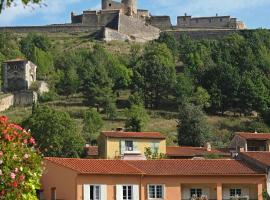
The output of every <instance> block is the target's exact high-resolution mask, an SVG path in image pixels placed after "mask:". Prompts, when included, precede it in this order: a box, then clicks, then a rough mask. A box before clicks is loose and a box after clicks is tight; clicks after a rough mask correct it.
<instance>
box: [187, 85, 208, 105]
mask: <svg viewBox="0 0 270 200" xmlns="http://www.w3.org/2000/svg"><path fill="white" fill-rule="evenodd" d="M191 101H192V102H193V103H194V104H195V105H197V106H201V107H202V108H208V107H210V95H209V94H208V92H207V90H205V89H204V88H203V87H197V89H196V91H195V93H194V95H193V97H192V100H191Z"/></svg>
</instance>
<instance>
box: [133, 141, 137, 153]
mask: <svg viewBox="0 0 270 200" xmlns="http://www.w3.org/2000/svg"><path fill="white" fill-rule="evenodd" d="M133 150H134V151H138V142H136V141H133Z"/></svg>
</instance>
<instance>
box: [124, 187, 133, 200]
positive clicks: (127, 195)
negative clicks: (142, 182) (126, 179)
mask: <svg viewBox="0 0 270 200" xmlns="http://www.w3.org/2000/svg"><path fill="white" fill-rule="evenodd" d="M123 200H132V186H131V185H123Z"/></svg>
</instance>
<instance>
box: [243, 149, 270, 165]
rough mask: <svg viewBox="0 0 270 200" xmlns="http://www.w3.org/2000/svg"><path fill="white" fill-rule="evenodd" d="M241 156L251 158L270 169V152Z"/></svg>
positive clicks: (249, 153)
mask: <svg viewBox="0 0 270 200" xmlns="http://www.w3.org/2000/svg"><path fill="white" fill-rule="evenodd" d="M240 154H242V155H244V156H247V157H249V158H251V159H252V160H253V161H255V162H259V163H261V164H262V165H264V166H266V167H270V152H267V151H264V152H262V151H260V152H241V153H240Z"/></svg>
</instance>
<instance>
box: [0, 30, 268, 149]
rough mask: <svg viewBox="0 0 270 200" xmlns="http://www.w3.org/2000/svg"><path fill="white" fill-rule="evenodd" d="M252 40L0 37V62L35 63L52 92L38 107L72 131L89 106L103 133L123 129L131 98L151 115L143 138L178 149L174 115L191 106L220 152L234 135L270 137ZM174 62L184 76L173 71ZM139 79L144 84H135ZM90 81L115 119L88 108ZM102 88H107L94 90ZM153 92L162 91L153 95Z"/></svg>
mask: <svg viewBox="0 0 270 200" xmlns="http://www.w3.org/2000/svg"><path fill="white" fill-rule="evenodd" d="M250 34H251V35H238V34H233V35H229V36H227V37H225V38H224V39H220V40H203V41H198V40H192V39H190V38H188V37H185V36H183V38H180V39H179V40H175V39H174V38H173V37H171V36H170V35H169V34H164V35H162V36H161V38H160V39H159V40H158V41H157V42H156V43H153V44H152V43H150V44H134V43H129V42H110V43H103V42H100V41H95V40H92V39H90V38H89V36H88V35H86V34H76V35H69V34H63V33H59V34H48V35H42V36H37V35H33V34H29V35H25V34H21V35H8V36H7V35H3V34H2V35H1V38H3V39H4V38H6V37H7V38H8V39H6V40H2V41H5V42H3V44H5V45H2V46H0V53H1V54H0V62H1V61H3V60H6V59H12V58H14V57H26V58H28V59H29V60H32V61H33V62H34V63H36V64H37V65H38V66H39V69H38V77H39V78H40V79H45V80H46V81H47V82H49V84H50V86H51V89H52V90H51V92H50V93H49V94H46V96H45V97H41V100H42V99H43V100H42V101H41V102H40V103H39V105H40V106H43V105H45V106H49V107H52V108H54V109H55V110H59V111H65V112H67V113H69V114H70V116H71V117H72V119H74V120H75V121H76V124H77V127H78V132H83V114H84V111H86V110H87V109H88V108H89V107H94V108H98V107H101V112H100V114H101V116H102V118H103V120H104V126H103V128H102V130H111V129H116V128H118V127H124V125H125V121H126V115H125V110H126V109H128V108H129V104H130V98H131V97H133V98H134V95H135V96H136V95H137V96H136V98H137V97H138V96H139V98H140V101H143V103H144V105H145V108H146V110H147V113H148V114H149V116H150V118H149V120H148V123H147V126H146V127H145V128H144V130H145V131H159V132H161V133H163V134H164V135H166V137H167V139H168V140H167V142H168V143H169V144H171V145H174V144H176V143H177V125H178V116H179V109H178V108H180V111H181V106H182V104H183V103H184V102H185V103H190V104H194V105H195V106H197V107H198V109H201V110H203V111H204V112H205V113H207V116H206V121H204V123H205V124H207V125H209V133H210V136H209V137H208V139H207V140H210V142H212V144H214V145H215V146H219V147H223V146H226V145H227V144H228V142H229V141H230V139H231V138H232V135H233V133H234V132H235V131H251V132H254V131H259V132H267V131H269V127H268V125H267V124H266V122H267V119H266V118H265V116H267V115H265V113H268V107H269V105H270V94H269V85H270V84H269V83H268V81H269V78H268V77H269V74H270V73H269V69H268V68H269V67H270V62H269V56H270V49H269V48H268V47H269V46H268V45H269V43H270V39H269V38H270V35H269V32H268V31H267V32H264V31H263V30H258V31H257V32H254V33H250ZM254 40H257V42H254ZM163 43H165V44H163ZM227 44H229V47H226V48H224V46H225V45H227ZM255 44H256V45H255ZM7 47H8V48H7ZM255 57H258V58H260V59H257V60H256V59H255ZM155 59H156V60H155ZM178 63H183V66H184V69H183V68H181V70H180V71H179V70H177V72H175V66H176V65H178ZM155 65H157V66H158V67H159V68H158V67H157V68H153V66H155ZM92 69H94V70H96V71H94V72H93V71H91V70H92ZM145 69H147V70H145ZM100 70H101V71H100ZM154 70H156V71H154ZM97 75H98V76H97ZM142 77H143V79H144V80H147V81H141V80H142ZM255 77H256V78H255ZM95 79H98V81H97V83H96V84H97V89H96V90H103V89H104V91H106V93H101V94H103V96H102V95H101V96H99V98H101V99H102V98H104V97H105V96H107V94H108V98H109V99H107V100H106V101H108V100H109V104H110V106H111V104H114V103H116V106H117V107H116V111H115V112H116V118H115V119H109V118H108V113H106V109H107V108H106V106H105V107H104V105H102V104H100V105H99V103H100V102H95V103H92V100H93V99H91V98H95V96H92V97H91V94H92V92H95V90H93V88H86V87H85V83H86V82H87V81H88V82H89V81H93V80H94V81H95ZM102 81H104V84H105V86H104V88H102V87H100V88H99V83H100V82H102ZM139 81H141V82H139ZM88 82H87V83H88ZM163 82H164V83H163ZM89 83H91V82H89ZM91 84H92V83H91ZM149 84H150V86H151V87H149ZM151 84H152V85H151ZM156 87H160V88H158V92H157V93H155V92H156V91H155V90H156ZM84 90H87V91H84ZM104 94H106V95H105V96H104ZM142 94H143V95H142ZM153 94H154V95H155V96H153ZM96 95H100V94H99V93H97V94H96ZM115 97H116V99H115ZM106 98H107V97H106ZM44 99H45V100H44ZM86 100H87V101H88V103H86ZM101 101H103V100H101ZM97 104H98V106H97ZM31 111H32V107H31V106H29V107H16V108H11V109H9V110H7V111H5V112H3V113H2V114H4V115H7V116H8V117H9V118H10V119H11V120H12V121H14V122H16V123H21V122H22V121H23V120H25V119H26V118H27V117H28V116H30V115H31ZM204 142H205V141H204ZM201 145H203V143H201Z"/></svg>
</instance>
